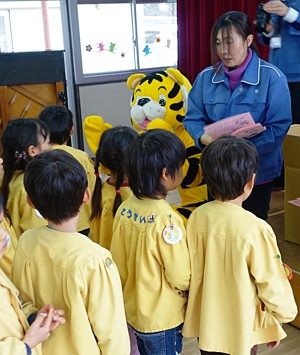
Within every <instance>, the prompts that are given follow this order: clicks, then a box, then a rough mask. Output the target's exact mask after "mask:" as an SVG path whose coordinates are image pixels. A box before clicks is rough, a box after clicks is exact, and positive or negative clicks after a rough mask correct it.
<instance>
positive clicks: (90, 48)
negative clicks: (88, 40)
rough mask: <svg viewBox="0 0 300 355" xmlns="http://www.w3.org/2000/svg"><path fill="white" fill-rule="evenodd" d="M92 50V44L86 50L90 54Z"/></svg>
mask: <svg viewBox="0 0 300 355" xmlns="http://www.w3.org/2000/svg"><path fill="white" fill-rule="evenodd" d="M92 49H93V47H92V46H91V45H90V44H89V45H87V46H86V47H85V50H86V51H87V52H90V51H91V50H92Z"/></svg>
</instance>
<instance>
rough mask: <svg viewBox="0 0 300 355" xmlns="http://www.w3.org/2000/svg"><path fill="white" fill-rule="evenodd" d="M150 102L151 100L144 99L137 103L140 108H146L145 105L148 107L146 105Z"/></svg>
mask: <svg viewBox="0 0 300 355" xmlns="http://www.w3.org/2000/svg"><path fill="white" fill-rule="evenodd" d="M149 101H150V99H148V98H146V97H144V98H142V99H139V100H138V102H137V104H138V105H139V106H144V105H146V103H147V102H149Z"/></svg>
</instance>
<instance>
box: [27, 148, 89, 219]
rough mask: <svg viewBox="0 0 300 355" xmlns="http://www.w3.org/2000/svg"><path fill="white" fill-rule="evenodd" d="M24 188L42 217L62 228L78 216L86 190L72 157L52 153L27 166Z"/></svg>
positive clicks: (81, 171)
mask: <svg viewBox="0 0 300 355" xmlns="http://www.w3.org/2000/svg"><path fill="white" fill-rule="evenodd" d="M24 186H25V190H26V192H27V194H28V196H29V198H30V200H31V202H32V203H33V205H34V206H35V208H36V209H37V210H38V211H39V212H40V213H41V214H42V216H43V217H44V218H45V219H47V220H48V221H51V222H53V223H56V224H62V223H63V222H65V221H68V220H69V219H71V218H72V217H75V216H76V215H77V214H78V213H79V210H80V207H81V205H82V203H83V198H84V193H85V191H86V188H87V175H86V172H85V170H84V168H83V166H82V165H81V164H80V163H79V161H78V160H77V159H75V158H74V157H73V156H72V155H71V154H69V153H67V152H65V151H63V150H60V149H54V150H49V151H46V152H43V153H41V154H38V155H36V156H35V157H34V159H32V160H31V161H30V162H29V163H28V165H27V166H26V169H25V174H24Z"/></svg>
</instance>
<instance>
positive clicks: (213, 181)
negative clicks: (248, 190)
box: [200, 136, 258, 201]
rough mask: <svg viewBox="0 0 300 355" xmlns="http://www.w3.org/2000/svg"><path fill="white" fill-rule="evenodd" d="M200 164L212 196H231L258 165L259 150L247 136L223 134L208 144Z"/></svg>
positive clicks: (240, 192)
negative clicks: (243, 137)
mask: <svg viewBox="0 0 300 355" xmlns="http://www.w3.org/2000/svg"><path fill="white" fill-rule="evenodd" d="M200 164H201V167H202V173H203V177H204V179H205V182H206V184H207V187H208V190H209V192H210V194H211V196H212V197H213V198H214V199H220V200H221V201H229V200H234V199H235V198H237V197H239V196H241V195H242V194H243V192H244V188H245V186H246V184H247V183H248V182H249V181H250V180H251V178H252V176H253V174H254V173H256V172H257V169H258V153H257V150H256V148H255V146H254V145H253V144H252V143H251V142H250V141H248V140H245V139H242V138H236V137H231V136H229V137H222V138H219V139H217V140H216V141H214V142H212V143H210V144H209V145H207V146H206V147H205V148H204V149H203V151H202V154H201V157H200Z"/></svg>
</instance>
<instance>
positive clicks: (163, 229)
mask: <svg viewBox="0 0 300 355" xmlns="http://www.w3.org/2000/svg"><path fill="white" fill-rule="evenodd" d="M171 227H172V228H173V231H174V232H173V233H168V232H170V231H171ZM176 232H178V233H176ZM172 237H173V239H172ZM111 252H112V255H113V258H114V260H115V262H116V264H117V265H118V268H119V270H120V276H121V281H122V286H123V293H124V302H125V310H126V316H127V321H128V323H129V324H130V325H132V326H133V327H134V328H135V329H136V330H139V331H140V332H144V333H152V332H159V331H163V330H166V329H170V328H174V327H176V326H178V325H179V324H181V323H182V322H183V320H184V315H185V309H186V301H187V299H186V297H182V291H186V290H188V289H189V284H190V259H189V254H188V249H187V245H186V233H185V228H184V225H183V222H182V219H181V218H180V216H179V215H178V214H177V213H175V212H174V211H173V209H172V208H171V206H170V205H169V203H168V202H167V201H165V200H153V199H148V198H145V199H141V200H139V199H137V198H136V197H135V196H132V197H130V198H129V199H127V200H126V201H124V202H123V203H122V204H121V206H120V207H119V209H118V211H117V213H116V216H115V219H114V225H113V238H112V243H111Z"/></svg>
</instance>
